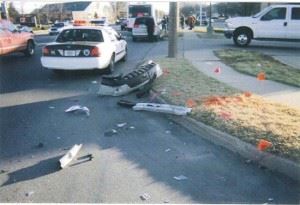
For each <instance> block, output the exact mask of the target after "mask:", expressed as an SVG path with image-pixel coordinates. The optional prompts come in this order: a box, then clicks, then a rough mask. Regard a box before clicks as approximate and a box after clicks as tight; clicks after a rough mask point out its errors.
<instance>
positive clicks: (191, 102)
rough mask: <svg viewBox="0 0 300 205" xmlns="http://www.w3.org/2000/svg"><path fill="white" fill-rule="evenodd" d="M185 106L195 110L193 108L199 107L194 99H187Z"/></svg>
mask: <svg viewBox="0 0 300 205" xmlns="http://www.w3.org/2000/svg"><path fill="white" fill-rule="evenodd" d="M185 105H186V106H187V107H189V108H193V107H196V106H197V103H196V101H195V100H193V99H187V101H186V102H185Z"/></svg>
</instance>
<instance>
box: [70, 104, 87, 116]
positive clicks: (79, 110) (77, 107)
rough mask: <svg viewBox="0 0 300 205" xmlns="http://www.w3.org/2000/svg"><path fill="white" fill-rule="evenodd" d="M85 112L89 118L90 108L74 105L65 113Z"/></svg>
mask: <svg viewBox="0 0 300 205" xmlns="http://www.w3.org/2000/svg"><path fill="white" fill-rule="evenodd" d="M75 111H76V112H84V113H85V114H86V115H87V116H90V110H89V108H87V107H85V106H81V105H73V106H71V107H69V108H68V109H66V110H65V112H75Z"/></svg>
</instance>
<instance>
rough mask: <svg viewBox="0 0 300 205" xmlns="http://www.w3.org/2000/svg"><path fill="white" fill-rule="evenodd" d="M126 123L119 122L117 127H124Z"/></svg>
mask: <svg viewBox="0 0 300 205" xmlns="http://www.w3.org/2000/svg"><path fill="white" fill-rule="evenodd" d="M125 125H127V123H126V122H124V123H119V124H117V127H119V128H122V127H124V126H125Z"/></svg>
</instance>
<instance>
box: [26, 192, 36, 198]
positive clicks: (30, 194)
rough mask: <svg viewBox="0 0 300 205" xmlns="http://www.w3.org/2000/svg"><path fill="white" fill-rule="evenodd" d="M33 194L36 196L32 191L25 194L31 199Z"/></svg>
mask: <svg viewBox="0 0 300 205" xmlns="http://www.w3.org/2000/svg"><path fill="white" fill-rule="evenodd" d="M33 194H34V191H30V192H27V193H26V194H25V196H27V197H30V196H32V195H33Z"/></svg>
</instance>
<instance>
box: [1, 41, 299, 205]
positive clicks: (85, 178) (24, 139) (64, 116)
mask: <svg viewBox="0 0 300 205" xmlns="http://www.w3.org/2000/svg"><path fill="white" fill-rule="evenodd" d="M51 40H53V37H49V36H39V37H37V42H38V43H39V45H40V46H38V47H37V49H36V51H37V53H36V55H35V56H34V57H32V58H25V57H23V56H22V54H13V55H9V56H5V57H2V58H1V60H0V70H1V75H0V78H1V90H0V95H1V98H0V117H1V118H0V120H1V122H0V202H68V203H75V202H94V203H266V202H269V203H299V199H300V196H299V193H300V190H299V188H300V186H299V184H298V183H296V182H294V181H293V180H291V179H289V178H287V177H285V176H283V175H280V174H277V173H273V172H271V171H269V170H267V169H262V168H259V167H258V166H257V165H255V164H252V163H245V159H243V158H240V157H239V156H236V155H235V154H234V153H231V152H229V151H227V150H225V149H223V148H221V147H219V146H215V145H213V144H211V143H209V142H207V141H205V140H203V139H202V138H201V133H199V135H194V134H192V133H190V132H188V131H187V130H185V129H183V128H182V127H180V126H179V125H177V124H174V123H172V121H170V119H169V118H168V116H166V115H164V114H158V113H150V112H138V111H132V110H130V109H126V108H122V107H119V106H118V105H117V104H116V103H117V101H118V100H119V99H121V97H99V96H97V88H98V84H93V83H92V81H97V82H99V79H100V78H101V75H99V73H98V72H94V71H80V72H68V73H65V74H64V75H61V76H57V75H55V74H53V73H52V72H51V71H48V70H45V69H42V68H41V64H40V60H39V59H40V56H41V45H43V43H47V42H49V41H51ZM128 43H129V58H128V61H127V62H125V63H118V64H117V65H116V66H117V70H116V72H119V73H124V72H129V70H131V69H133V68H134V66H135V65H136V64H137V63H138V62H139V61H141V60H144V59H149V58H152V57H156V56H166V55H167V41H161V42H158V43H148V42H136V43H133V42H131V39H129V40H128ZM182 46H183V45H182V42H181V41H180V43H179V47H180V48H181V47H182ZM123 98H125V99H132V100H135V101H148V100H149V99H148V98H145V99H141V100H138V99H136V98H135V96H134V94H132V95H129V96H125V97H123ZM75 104H80V105H83V106H87V107H88V108H89V109H90V112H91V114H90V117H86V116H85V115H81V114H78V115H74V114H69V113H64V110H65V109H66V108H68V107H70V106H72V105H75ZM123 122H126V123H127V125H126V127H125V128H117V124H118V123H123ZM130 126H133V127H131V128H134V129H131V128H129V127H130ZM110 129H117V130H118V133H117V134H116V135H113V136H111V137H107V136H104V132H106V131H108V130H110ZM40 143H42V144H40ZM79 143H83V148H82V150H81V151H80V152H79V154H78V157H82V156H85V155H87V154H92V155H93V156H94V158H93V159H92V160H91V161H84V160H83V161H82V160H74V161H73V162H72V164H71V166H70V167H68V168H66V169H64V170H59V169H58V160H59V158H60V157H61V156H62V155H63V154H64V153H66V149H69V148H70V147H71V146H73V145H74V144H79ZM39 144H40V146H38V145H39ZM180 175H184V176H186V177H187V179H186V180H181V181H177V180H175V179H174V178H173V177H174V176H180ZM143 194H148V196H150V197H149V198H148V199H147V200H145V201H143V200H142V199H141V198H140V196H141V195H143Z"/></svg>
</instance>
